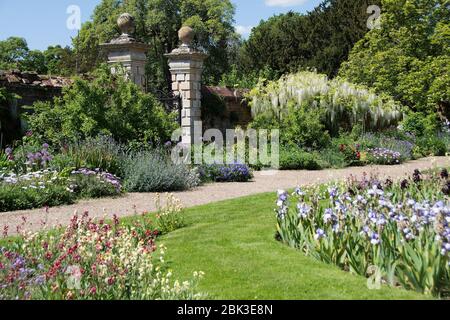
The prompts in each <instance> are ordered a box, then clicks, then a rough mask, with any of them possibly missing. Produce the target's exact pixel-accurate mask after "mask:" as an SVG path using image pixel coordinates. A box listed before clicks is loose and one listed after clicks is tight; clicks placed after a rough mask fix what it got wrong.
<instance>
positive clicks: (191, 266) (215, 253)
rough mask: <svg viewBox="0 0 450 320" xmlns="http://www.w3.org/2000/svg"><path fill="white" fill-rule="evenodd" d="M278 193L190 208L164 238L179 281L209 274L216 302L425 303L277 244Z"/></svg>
mask: <svg viewBox="0 0 450 320" xmlns="http://www.w3.org/2000/svg"><path fill="white" fill-rule="evenodd" d="M275 198H276V195H275V194H261V195H256V196H250V197H245V198H240V199H235V200H228V201H223V202H218V203H213V204H209V205H205V206H200V207H195V208H190V209H187V210H186V213H185V217H186V220H187V222H188V226H187V227H185V228H183V229H180V230H177V231H175V232H173V233H170V234H168V235H166V236H163V237H162V238H161V239H160V242H162V243H164V244H165V245H166V246H167V248H168V249H167V257H166V258H167V259H168V261H169V263H170V266H171V268H172V269H173V270H174V275H175V277H176V278H187V277H189V276H190V274H191V273H192V272H193V271H203V272H205V274H206V275H205V278H204V280H202V282H201V284H200V290H201V291H203V292H206V293H208V294H209V296H210V298H212V299H424V298H426V297H425V296H423V295H421V294H418V293H415V292H411V291H406V290H402V289H394V288H389V287H387V286H386V287H383V288H382V289H381V290H369V289H368V288H367V280H366V279H365V278H363V277H359V276H355V275H352V274H350V273H347V272H345V271H342V270H340V269H339V268H337V267H335V266H332V265H327V264H325V263H321V262H319V261H316V260H314V259H313V258H310V257H306V256H305V255H304V254H302V253H301V252H300V251H298V250H295V249H292V248H290V247H288V246H286V245H284V244H282V243H280V242H277V241H276V240H275V226H276V218H275V214H274V212H273V211H272V208H273V207H274V200H275Z"/></svg>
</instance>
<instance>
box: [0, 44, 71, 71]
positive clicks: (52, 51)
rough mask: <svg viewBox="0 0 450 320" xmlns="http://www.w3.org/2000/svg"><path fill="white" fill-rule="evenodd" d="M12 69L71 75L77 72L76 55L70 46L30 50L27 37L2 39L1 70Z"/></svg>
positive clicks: (0, 49)
mask: <svg viewBox="0 0 450 320" xmlns="http://www.w3.org/2000/svg"><path fill="white" fill-rule="evenodd" d="M11 69H20V70H23V71H34V72H37V73H39V74H57V75H71V74H73V73H74V72H75V57H74V55H73V52H72V50H71V49H70V48H69V47H66V48H62V47H61V46H59V45H58V46H50V47H48V49H47V50H45V51H40V50H30V49H29V48H28V44H27V42H26V40H25V39H23V38H19V37H10V38H8V39H6V40H4V41H0V70H11Z"/></svg>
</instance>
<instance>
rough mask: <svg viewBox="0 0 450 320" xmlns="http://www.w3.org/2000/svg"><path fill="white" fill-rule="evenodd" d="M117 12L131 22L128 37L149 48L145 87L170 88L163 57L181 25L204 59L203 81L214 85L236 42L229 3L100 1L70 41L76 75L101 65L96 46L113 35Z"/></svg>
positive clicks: (116, 32) (226, 66)
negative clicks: (132, 28) (76, 63)
mask: <svg viewBox="0 0 450 320" xmlns="http://www.w3.org/2000/svg"><path fill="white" fill-rule="evenodd" d="M123 12H129V13H130V14H132V15H133V16H134V18H135V21H136V31H135V34H134V37H135V38H136V39H138V40H140V41H143V42H145V43H148V44H149V45H150V51H149V53H148V64H147V68H146V74H147V79H148V82H149V86H148V87H149V88H152V89H158V90H162V91H167V90H168V89H169V88H170V79H171V78H170V72H169V68H168V64H167V59H166V58H165V57H164V54H165V53H168V52H171V51H172V50H173V49H175V48H176V47H178V44H179V39H178V30H179V29H180V28H181V27H182V26H183V25H188V26H191V27H192V28H194V29H195V31H196V38H195V44H196V45H197V46H198V47H200V48H203V49H204V50H205V51H206V52H208V53H209V55H210V56H209V58H208V60H207V61H206V65H205V72H204V78H205V79H206V80H207V81H205V82H207V83H208V82H217V81H218V80H219V79H220V76H221V75H222V74H223V73H225V72H226V71H228V69H229V63H228V56H229V55H230V54H231V52H230V48H231V43H233V42H235V41H237V35H236V33H235V31H234V27H233V14H234V7H233V5H232V4H231V2H230V1H228V0H225V1H224V0H207V1H199V0H173V1H166V0H128V1H110V0H103V1H101V3H100V4H99V5H98V6H97V7H96V8H95V11H94V14H93V17H92V21H89V22H87V23H85V24H83V26H82V28H81V30H80V34H79V36H78V37H76V38H74V40H73V46H74V48H75V50H76V52H77V53H78V55H79V56H81V57H82V58H83V59H82V61H80V71H81V72H88V71H91V70H93V69H94V68H95V66H96V65H98V64H99V62H100V61H102V56H101V55H99V52H100V50H99V44H100V43H104V42H108V41H110V40H111V39H113V38H115V37H117V36H119V30H118V28H117V22H116V21H117V18H118V16H119V15H120V14H121V13H123ZM209 79H211V80H209Z"/></svg>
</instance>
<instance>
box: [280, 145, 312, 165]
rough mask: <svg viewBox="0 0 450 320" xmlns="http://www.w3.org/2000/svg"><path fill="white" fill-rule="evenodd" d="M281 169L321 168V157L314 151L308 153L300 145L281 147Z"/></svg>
mask: <svg viewBox="0 0 450 320" xmlns="http://www.w3.org/2000/svg"><path fill="white" fill-rule="evenodd" d="M280 169H281V170H301V169H306V170H319V169H321V165H320V159H319V158H318V157H317V156H316V155H315V154H313V153H308V152H305V151H303V150H301V149H300V148H298V147H295V146H294V147H283V148H281V149H280Z"/></svg>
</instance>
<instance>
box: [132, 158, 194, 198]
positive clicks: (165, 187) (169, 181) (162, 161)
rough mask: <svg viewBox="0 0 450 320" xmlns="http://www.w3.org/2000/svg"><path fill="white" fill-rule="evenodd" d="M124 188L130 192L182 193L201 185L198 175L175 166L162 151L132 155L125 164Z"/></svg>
mask: <svg viewBox="0 0 450 320" xmlns="http://www.w3.org/2000/svg"><path fill="white" fill-rule="evenodd" d="M124 176H125V180H124V187H125V188H126V189H127V191H130V192H166V191H182V190H187V189H190V188H192V187H195V186H197V185H198V184H199V177H198V174H197V173H196V172H195V171H194V170H192V169H190V168H189V167H187V166H186V165H184V164H175V163H173V162H172V160H171V159H170V157H169V156H168V155H167V154H166V153H165V152H164V151H161V150H148V151H141V152H138V153H131V154H129V155H128V157H127V158H126V159H125V162H124Z"/></svg>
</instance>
